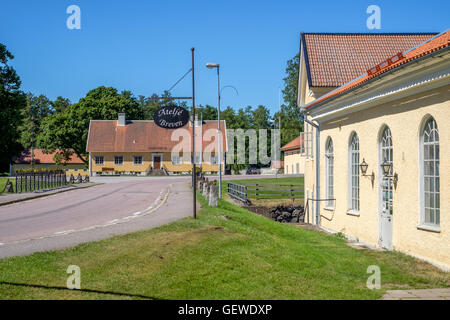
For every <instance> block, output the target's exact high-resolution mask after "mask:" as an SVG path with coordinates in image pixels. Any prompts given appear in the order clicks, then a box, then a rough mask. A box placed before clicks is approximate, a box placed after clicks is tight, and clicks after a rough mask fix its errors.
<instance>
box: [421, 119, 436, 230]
mask: <svg viewBox="0 0 450 320" xmlns="http://www.w3.org/2000/svg"><path fill="white" fill-rule="evenodd" d="M420 143H421V146H420V148H421V152H422V157H421V162H422V163H421V166H422V172H423V174H422V188H421V189H422V196H423V198H422V199H423V201H422V217H421V220H422V221H421V222H422V223H424V224H431V225H436V226H439V224H440V194H439V192H440V188H439V178H440V174H439V132H438V128H437V124H436V121H435V120H434V119H433V118H430V119H428V120H427V122H426V123H425V126H424V127H423V130H422V134H421V137H420Z"/></svg>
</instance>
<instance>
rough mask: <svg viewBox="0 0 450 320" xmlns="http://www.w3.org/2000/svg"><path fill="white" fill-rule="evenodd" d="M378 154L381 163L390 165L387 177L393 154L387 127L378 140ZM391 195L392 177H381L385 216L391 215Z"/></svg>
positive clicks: (392, 188) (389, 131)
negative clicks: (379, 153)
mask: <svg viewBox="0 0 450 320" xmlns="http://www.w3.org/2000/svg"><path fill="white" fill-rule="evenodd" d="M380 152H381V155H380V156H381V162H382V163H384V162H386V163H389V164H390V165H391V168H390V171H389V174H388V176H392V175H393V173H394V172H393V170H394V169H393V168H394V154H393V146H392V134H391V129H389V127H385V128H384V130H383V133H382V135H381V140H380ZM393 195H394V183H393V181H392V177H385V176H384V177H383V178H382V182H381V197H382V206H383V211H384V212H385V213H387V214H391V215H392V214H393V213H394V211H393V209H394V208H393V203H394V201H393Z"/></svg>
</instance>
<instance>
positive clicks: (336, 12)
mask: <svg viewBox="0 0 450 320" xmlns="http://www.w3.org/2000/svg"><path fill="white" fill-rule="evenodd" d="M0 1H1V4H2V5H1V6H0V42H1V43H3V44H5V45H6V46H7V48H8V49H9V50H10V51H11V52H12V53H13V55H14V56H15V59H14V60H13V62H12V65H13V66H14V67H15V69H16V70H17V72H18V74H19V76H20V77H21V79H22V89H23V90H24V91H27V92H28V91H31V92H32V93H34V94H45V95H46V96H48V97H49V98H51V99H54V98H56V97H57V96H59V95H61V96H63V97H67V98H69V99H70V100H71V101H72V102H76V101H78V99H79V98H81V97H83V96H85V95H86V93H87V92H88V91H89V90H91V89H93V88H96V87H97V86H100V85H105V86H113V87H115V88H117V89H119V90H120V91H121V90H131V91H132V92H133V93H134V94H135V95H136V96H138V95H146V96H149V95H151V94H152V93H158V94H159V93H162V91H163V90H166V89H168V88H169V87H170V86H171V85H172V84H173V83H174V82H175V81H176V80H177V79H178V78H179V77H181V76H182V75H183V74H184V73H185V72H186V71H187V70H188V69H189V68H190V63H191V56H190V48H191V47H195V50H196V56H195V58H196V102H197V104H211V105H213V106H216V105H217V91H216V90H217V89H216V73H215V71H212V70H209V69H206V67H205V64H206V63H207V62H214V63H220V65H221V85H222V86H225V85H232V86H234V87H236V88H237V90H238V91H239V95H236V93H235V92H234V91H233V90H231V89H225V90H224V91H223V94H222V105H223V106H227V105H230V106H232V107H233V108H240V107H245V106H247V105H253V106H256V105H259V104H263V105H265V106H267V107H269V108H270V109H271V111H272V112H274V111H276V109H277V107H278V88H279V87H280V88H282V87H283V80H282V79H283V77H284V75H285V73H284V72H285V68H286V61H287V60H288V59H290V58H292V57H293V56H294V55H295V54H296V53H297V52H298V49H299V35H300V32H302V31H303V32H374V31H372V30H368V29H367V27H366V19H367V17H368V16H369V15H368V14H366V8H367V7H368V6H369V5H371V4H375V5H378V6H379V7H380V8H381V30H377V31H376V32H430V31H436V32H441V31H444V30H445V29H447V28H448V27H449V23H448V22H449V14H448V12H450V1H437V0H428V1H379V0H373V1H347V0H345V1H337V0H336V1H301V0H296V1H282V0H279V1H275V0H270V1H261V0H260V1H244V0H242V1H235V0H226V1H213V0H209V1H200V0H198V1H197V0H190V1H189V0H184V1H175V0H174V1H143V0H134V1H133V0H128V1H123V0H115V1H113V0H109V1H105V0H82V1H77V0H71V1H66V0H52V1H50V0H39V1H24V0H14V1H12V0H0ZM72 4H76V5H78V6H79V7H80V9H81V30H69V29H67V27H66V20H67V18H68V17H69V15H68V14H67V13H66V8H67V7H68V6H69V5H72ZM172 94H173V95H177V96H186V95H190V94H191V87H190V78H186V79H185V80H184V81H183V82H182V83H180V84H179V85H178V86H177V87H176V88H175V89H174V90H173V91H172Z"/></svg>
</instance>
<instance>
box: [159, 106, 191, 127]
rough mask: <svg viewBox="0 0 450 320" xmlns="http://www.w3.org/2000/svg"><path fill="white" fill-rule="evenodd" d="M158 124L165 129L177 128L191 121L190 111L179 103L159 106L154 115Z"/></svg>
mask: <svg viewBox="0 0 450 320" xmlns="http://www.w3.org/2000/svg"><path fill="white" fill-rule="evenodd" d="M153 119H154V120H155V123H156V125H158V126H159V127H161V128H164V129H177V128H181V127H183V126H184V125H185V124H186V123H188V121H189V111H187V110H186V109H185V108H183V107H179V106H177V105H168V106H164V107H161V108H159V109H158V110H156V111H155V114H154V115H153Z"/></svg>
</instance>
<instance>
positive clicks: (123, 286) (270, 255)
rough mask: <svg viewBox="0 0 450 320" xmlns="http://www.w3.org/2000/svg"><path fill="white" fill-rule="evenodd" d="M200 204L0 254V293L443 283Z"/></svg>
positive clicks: (275, 294) (341, 292)
mask: <svg viewBox="0 0 450 320" xmlns="http://www.w3.org/2000/svg"><path fill="white" fill-rule="evenodd" d="M199 201H200V203H201V205H202V207H203V209H202V210H201V211H200V212H199V214H198V219H197V220H193V219H192V218H185V219H182V220H179V221H177V222H175V223H171V224H169V225H166V226H163V227H160V228H157V229H152V230H148V231H142V232H137V233H131V234H127V235H122V236H117V237H114V238H111V239H107V240H104V241H99V242H92V243H87V244H82V245H79V246H77V247H75V248H72V249H66V250H59V251H51V252H44V253H35V254H32V255H30V256H26V257H13V258H7V259H3V260H0V299H141V298H146V297H147V298H149V299H150V298H157V299H378V298H380V297H381V296H382V294H383V293H384V292H385V290H386V289H391V288H397V287H404V286H405V285H406V286H408V287H411V288H432V287H433V288H434V287H445V286H448V285H449V276H448V274H446V273H444V272H441V271H439V270H438V269H436V268H435V267H433V266H431V265H429V264H427V263H424V262H421V261H418V260H416V259H414V258H412V257H409V256H406V255H403V254H400V253H397V252H378V251H367V250H357V249H353V248H351V247H349V246H348V245H347V244H346V243H345V240H343V239H341V238H339V237H336V236H332V235H327V234H324V233H320V232H316V231H312V230H305V229H301V228H298V227H295V226H289V225H284V224H280V223H276V222H274V221H271V220H270V219H267V218H264V217H261V216H258V215H255V214H252V213H250V212H249V211H246V210H244V209H242V208H240V207H237V206H235V205H232V204H230V203H228V202H226V201H222V200H221V201H220V206H219V207H217V208H212V207H207V204H206V202H205V200H204V199H203V198H202V197H201V196H199ZM69 265H78V266H79V267H80V268H81V288H82V290H81V291H78V290H67V289H64V287H65V285H66V280H67V276H68V275H67V274H66V269H67V267H68V266H69ZM370 265H378V266H380V268H381V281H382V289H381V290H369V289H367V288H366V281H367V278H368V276H369V274H367V273H366V270H367V267H368V266H370Z"/></svg>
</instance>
